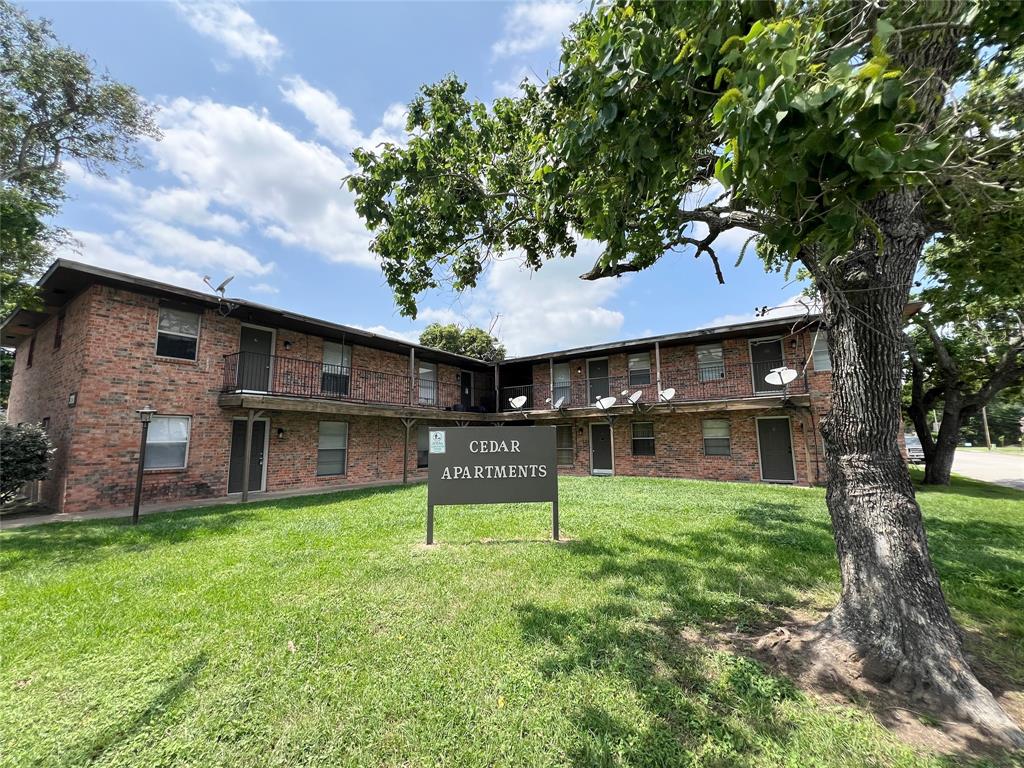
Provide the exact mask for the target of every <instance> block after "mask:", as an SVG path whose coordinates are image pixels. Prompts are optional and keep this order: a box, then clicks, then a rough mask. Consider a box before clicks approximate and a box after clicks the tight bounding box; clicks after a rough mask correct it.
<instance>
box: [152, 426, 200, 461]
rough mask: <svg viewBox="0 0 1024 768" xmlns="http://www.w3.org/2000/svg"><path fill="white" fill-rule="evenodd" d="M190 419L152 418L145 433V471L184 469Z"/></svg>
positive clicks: (186, 457)
mask: <svg viewBox="0 0 1024 768" xmlns="http://www.w3.org/2000/svg"><path fill="white" fill-rule="evenodd" d="M191 427H192V419H191V418H190V417H188V416H153V418H152V421H150V423H149V431H148V432H147V433H146V463H145V468H146V469H184V468H185V465H186V462H187V461H188V440H189V434H190V432H191Z"/></svg>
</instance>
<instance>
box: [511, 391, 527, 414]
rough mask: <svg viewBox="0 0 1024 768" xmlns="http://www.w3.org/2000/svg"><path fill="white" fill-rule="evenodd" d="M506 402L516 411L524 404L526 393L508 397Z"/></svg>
mask: <svg viewBox="0 0 1024 768" xmlns="http://www.w3.org/2000/svg"><path fill="white" fill-rule="evenodd" d="M508 404H509V405H511V406H512V407H513V408H515V409H516V410H517V411H521V410H522V409H523V406H524V405H526V395H519V396H518V397H510V398H509V399H508Z"/></svg>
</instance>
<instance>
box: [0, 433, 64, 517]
mask: <svg viewBox="0 0 1024 768" xmlns="http://www.w3.org/2000/svg"><path fill="white" fill-rule="evenodd" d="M0 445H3V447H4V449H3V451H0V504H6V503H7V502H9V501H11V500H13V499H14V498H16V497H17V495H18V493H19V491H20V490H21V487H22V486H23V485H24V484H25V483H27V482H30V481H32V480H42V479H43V478H44V477H46V473H47V472H48V471H49V468H50V456H51V455H52V454H53V447H52V446H51V445H50V438H49V437H47V435H46V432H45V430H44V429H43V428H42V427H41V426H39V425H38V424H22V425H21V426H18V427H15V426H13V425H11V424H8V423H7V422H6V421H5V422H3V423H2V424H0Z"/></svg>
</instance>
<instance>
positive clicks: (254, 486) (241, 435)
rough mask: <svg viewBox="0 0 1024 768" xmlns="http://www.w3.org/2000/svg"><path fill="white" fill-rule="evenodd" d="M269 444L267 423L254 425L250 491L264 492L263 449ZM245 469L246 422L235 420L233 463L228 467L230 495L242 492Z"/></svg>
mask: <svg viewBox="0 0 1024 768" xmlns="http://www.w3.org/2000/svg"><path fill="white" fill-rule="evenodd" d="M266 443H267V422H265V421H254V422H253V423H252V451H251V455H250V457H249V490H250V491H262V490H263V462H264V460H265V457H264V455H263V447H264V446H265V445H266ZM244 468H245V420H244V419H235V421H234V422H232V428H231V462H230V464H229V466H228V493H241V492H242V479H243V470H244Z"/></svg>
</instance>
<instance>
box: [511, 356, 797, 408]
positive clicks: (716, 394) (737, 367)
mask: <svg viewBox="0 0 1024 768" xmlns="http://www.w3.org/2000/svg"><path fill="white" fill-rule="evenodd" d="M782 366H783V362H782V361H781V360H768V361H759V362H755V363H753V364H723V363H715V364H705V365H698V366H696V367H695V368H693V369H688V370H687V369H681V368H676V367H672V368H666V369H663V370H662V374H661V387H662V390H667V389H674V390H675V395H674V396H673V398H672V400H671V401H672V402H674V403H682V402H700V401H715V400H736V399H739V398H744V397H757V396H762V395H764V396H768V395H778V394H780V393H781V392H783V391H785V392H787V393H789V394H805V393H806V392H807V381H806V378H805V377H804V376H801V375H798V376H797V377H796V379H795V380H794V381H792V382H791V383H790V384H789V385H788V386H778V385H773V384H768V383H767V382H766V381H765V380H764V378H765V376H766V375H767V374H768V373H770V372H771V370H772V369H773V368H780V367H782ZM651 376H652V379H653V376H654V372H653V371H652V372H651ZM638 379H639V377H634V378H633V379H632V381H633V383H630V377H629V376H602V377H599V378H590V379H584V380H578V381H572V382H569V383H566V382H562V381H559V382H555V385H554V387H553V388H551V387H549V385H547V384H545V385H531V384H525V385H517V386H510V387H502V389H501V399H500V404H499V407H500V409H501V410H502V411H511V410H514V408H513V407H512V406H511V405H510V403H509V401H510V400H511V399H512V398H514V397H519V396H525V397H526V403H525V404H524V405H523V410H530V409H533V410H542V409H546V408H554V407H555V406H556V405H558V404H559V400H561V407H562V408H586V407H594V406H595V404H596V402H597V400H598V399H600V398H602V397H608V396H612V397H615V398H616V399H617V402H616V405H628V404H629V402H630V398H631V397H634V396H636V400H637V402H639V403H642V404H645V405H653V404H656V403H657V402H658V401H659V398H658V387H657V384H656V383H654V381H653V380H652V382H651V383H649V384H644V383H638ZM640 381H642V379H640ZM636 393H639V395H638V396H637V395H636Z"/></svg>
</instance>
